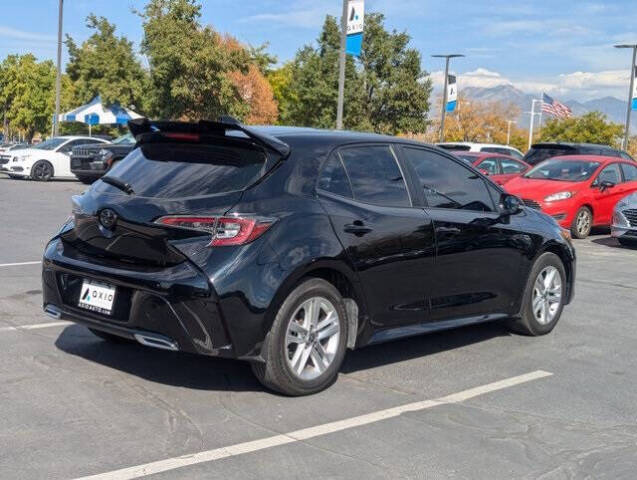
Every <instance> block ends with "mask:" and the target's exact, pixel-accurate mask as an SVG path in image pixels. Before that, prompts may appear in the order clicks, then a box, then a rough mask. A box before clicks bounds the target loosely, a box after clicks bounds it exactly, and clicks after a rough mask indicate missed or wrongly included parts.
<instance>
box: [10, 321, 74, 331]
mask: <svg viewBox="0 0 637 480" xmlns="http://www.w3.org/2000/svg"><path fill="white" fill-rule="evenodd" d="M70 324H71V322H65V321H59V322H48V323H36V324H31V325H16V326H13V327H0V332H15V331H19V330H38V329H40V328H51V327H62V326H64V325H70Z"/></svg>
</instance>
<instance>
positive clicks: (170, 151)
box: [102, 143, 266, 198]
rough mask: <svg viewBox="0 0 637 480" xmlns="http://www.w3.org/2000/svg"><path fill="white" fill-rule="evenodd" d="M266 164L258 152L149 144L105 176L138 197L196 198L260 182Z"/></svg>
mask: <svg viewBox="0 0 637 480" xmlns="http://www.w3.org/2000/svg"><path fill="white" fill-rule="evenodd" d="M265 162H266V155H265V153H264V152H263V151H262V150H257V149H249V148H243V147H237V146H218V145H200V144H196V145H195V144H172V143H149V144H146V145H142V146H141V147H139V148H136V149H135V150H133V151H132V152H131V153H130V154H129V155H128V156H127V157H126V159H124V160H123V161H121V162H119V163H117V164H116V166H115V167H113V169H112V170H110V171H109V172H108V176H109V177H114V178H117V179H119V180H122V181H124V182H126V183H128V184H129V185H130V186H131V187H132V189H133V191H134V192H135V195H138V196H143V197H157V198H180V197H197V196H202V195H214V194H219V193H227V192H233V191H237V190H243V189H245V188H246V187H247V186H249V185H250V184H252V183H253V182H255V181H256V180H257V179H259V178H260V176H261V175H262V173H263V170H264V167H265ZM102 185H104V187H105V188H108V189H113V188H115V187H113V186H111V185H108V184H104V183H102Z"/></svg>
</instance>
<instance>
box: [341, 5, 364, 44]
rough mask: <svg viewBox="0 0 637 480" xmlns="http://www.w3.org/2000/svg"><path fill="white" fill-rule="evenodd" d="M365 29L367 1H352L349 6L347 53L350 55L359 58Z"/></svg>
mask: <svg viewBox="0 0 637 480" xmlns="http://www.w3.org/2000/svg"><path fill="white" fill-rule="evenodd" d="M364 27H365V1H364V0H350V2H348V5H347V30H346V32H347V40H346V42H345V51H346V52H347V53H348V54H349V55H354V56H355V57H359V56H360V54H361V48H362V46H363V29H364Z"/></svg>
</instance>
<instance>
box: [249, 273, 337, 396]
mask: <svg viewBox="0 0 637 480" xmlns="http://www.w3.org/2000/svg"><path fill="white" fill-rule="evenodd" d="M347 326H348V323H347V313H346V310H345V305H344V304H343V299H342V297H341V295H340V293H339V292H338V290H337V289H336V288H335V287H334V286H333V285H332V284H330V283H329V282H326V281H325V280H322V279H319V278H314V279H310V280H306V281H304V282H303V283H302V284H300V285H299V286H298V287H296V288H295V289H294V290H293V291H292V292H291V293H290V294H289V295H288V297H287V298H286V299H285V301H284V302H283V304H282V305H281V307H280V308H279V311H278V312H277V315H276V317H275V319H274V323H273V324H272V328H271V330H270V332H269V333H268V335H267V337H266V341H265V342H264V346H263V350H264V351H263V354H264V357H265V359H266V362H265V363H262V362H254V363H253V364H252V370H253V372H254V373H255V375H256V377H257V378H258V379H259V381H260V382H261V383H262V384H263V385H265V386H266V387H268V388H270V389H272V390H276V391H278V392H281V393H284V394H286V395H308V394H312V393H316V392H320V391H321V390H323V389H325V388H327V387H328V386H330V385H331V384H332V383H333V382H334V381H335V380H336V377H337V376H338V371H339V369H340V367H341V364H342V363H343V359H344V357H345V350H346V347H347V333H348V329H347Z"/></svg>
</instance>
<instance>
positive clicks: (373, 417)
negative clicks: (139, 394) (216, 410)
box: [76, 370, 553, 480]
mask: <svg viewBox="0 0 637 480" xmlns="http://www.w3.org/2000/svg"><path fill="white" fill-rule="evenodd" d="M550 375H553V374H552V373H550V372H545V371H543V370H536V371H534V372H530V373H527V374H524V375H519V376H517V377H511V378H507V379H505V380H500V381H498V382H493V383H489V384H486V385H482V386H479V387H475V388H470V389H468V390H463V391H461V392H458V393H454V394H451V395H447V396H445V397H441V398H437V399H435V400H423V401H420V402H414V403H408V404H406V405H401V406H399V407H393V408H388V409H385V410H379V411H377V412H373V413H368V414H366V415H360V416H358V417H352V418H347V419H345V420H339V421H337V422H331V423H326V424H324V425H317V426H315V427H309V428H304V429H302V430H296V431H294V432H289V433H283V434H280V435H274V436H272V437H267V438H262V439H259V440H254V441H252V442H244V443H237V444H235V445H230V446H228V447H221V448H216V449H214V450H207V451H204V452H199V453H193V454H189V455H182V456H180V457H174V458H168V459H166V460H159V461H157V462H151V463H145V464H143V465H137V466H135V467H128V468H122V469H121V470H113V471H111V472H106V473H100V474H97V475H91V476H88V477H81V478H78V479H76V480H130V479H133V478H140V477H145V476H148V475H154V474H156V473H161V472H166V471H169V470H175V469H177V468H182V467H186V466H189V465H196V464H199V463H205V462H213V461H215V460H220V459H222V458H228V457H235V456H237V455H243V454H246V453H251V452H257V451H259V450H265V449H267V448H272V447H277V446H281V445H286V444H288V443H294V442H299V441H303V440H309V439H311V438H314V437H318V436H321V435H326V434H328V433H334V432H340V431H342V430H347V429H350V428H354V427H360V426H362V425H369V424H371V423H375V422H379V421H381V420H386V419H388V418H394V417H397V416H399V415H401V414H403V413H406V412H415V411H419V410H425V409H427V408H432V407H437V406H439V405H445V404H450V403H458V402H463V401H465V400H469V399H470V398H474V397H477V396H479V395H484V394H485V393H489V392H495V391H496V390H502V389H504V388H509V387H513V386H515V385H520V384H522V383H526V382H530V381H533V380H537V379H539V378H544V377H548V376H550Z"/></svg>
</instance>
